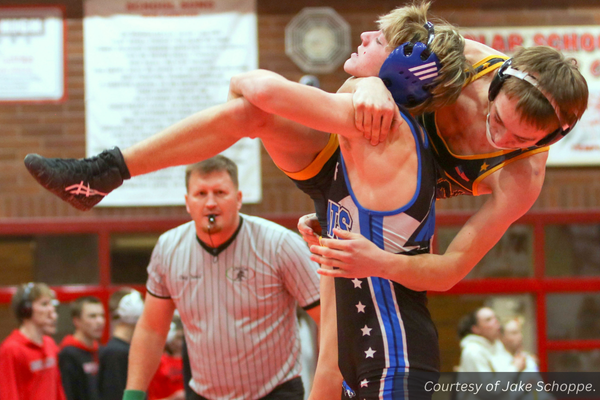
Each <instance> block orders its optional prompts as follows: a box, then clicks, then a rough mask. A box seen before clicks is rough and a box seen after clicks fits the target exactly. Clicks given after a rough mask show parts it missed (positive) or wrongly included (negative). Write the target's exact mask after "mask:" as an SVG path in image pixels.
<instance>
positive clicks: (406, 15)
mask: <svg viewBox="0 0 600 400" xmlns="http://www.w3.org/2000/svg"><path fill="white" fill-rule="evenodd" d="M430 5H431V3H430V2H426V1H423V0H416V1H414V2H413V3H411V4H408V5H406V6H403V7H398V8H396V9H395V10H393V11H391V12H389V13H388V14H385V15H383V16H381V17H380V18H379V20H378V21H377V23H378V25H379V29H380V30H381V31H382V32H383V34H384V36H385V38H386V40H387V42H388V46H389V47H391V48H392V49H395V48H396V47H398V46H400V45H402V44H403V43H406V42H409V41H411V40H413V39H416V40H418V41H420V42H426V41H427V38H428V35H429V32H428V30H427V28H426V27H425V23H426V22H427V21H431V22H433V24H434V29H435V36H434V38H433V42H432V43H431V46H430V48H431V50H432V51H433V52H434V53H435V54H436V56H437V57H438V59H439V60H440V64H441V68H440V70H439V73H438V76H437V77H436V78H434V80H433V83H432V85H431V88H430V89H429V92H430V93H431V94H432V97H430V98H428V99H427V100H425V101H424V102H422V103H421V104H418V105H416V106H414V107H410V108H408V110H409V111H410V112H411V113H412V114H413V115H418V114H422V113H424V112H432V111H435V110H437V109H438V108H440V107H443V106H445V105H448V104H451V103H454V102H455V101H456V100H457V99H458V96H459V95H460V92H461V91H462V88H463V86H464V84H465V83H466V82H467V79H468V78H469V76H470V75H471V74H472V72H473V66H472V65H471V64H470V63H469V62H468V60H467V57H466V56H465V54H464V50H465V38H464V37H463V36H462V35H461V34H460V33H459V32H458V29H457V28H456V27H455V26H454V25H452V24H450V23H448V22H446V21H445V20H443V19H441V18H437V17H429V18H428V17H427V12H428V10H429V7H430Z"/></svg>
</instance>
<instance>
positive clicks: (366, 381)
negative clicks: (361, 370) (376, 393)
mask: <svg viewBox="0 0 600 400" xmlns="http://www.w3.org/2000/svg"><path fill="white" fill-rule="evenodd" d="M360 387H369V381H368V380H366V379H364V380H362V381H361V382H360Z"/></svg>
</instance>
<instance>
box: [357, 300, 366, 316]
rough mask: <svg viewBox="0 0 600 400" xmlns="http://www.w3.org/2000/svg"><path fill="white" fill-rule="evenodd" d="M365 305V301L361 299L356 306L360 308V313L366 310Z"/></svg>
mask: <svg viewBox="0 0 600 400" xmlns="http://www.w3.org/2000/svg"><path fill="white" fill-rule="evenodd" d="M365 307H366V306H365V305H364V304H363V303H361V302H360V301H359V302H358V304H357V305H356V308H358V312H359V313H364V312H365Z"/></svg>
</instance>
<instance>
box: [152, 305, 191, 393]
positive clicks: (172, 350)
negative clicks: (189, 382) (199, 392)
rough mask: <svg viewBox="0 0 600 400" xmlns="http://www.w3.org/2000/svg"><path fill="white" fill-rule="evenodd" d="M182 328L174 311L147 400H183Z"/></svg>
mask: <svg viewBox="0 0 600 400" xmlns="http://www.w3.org/2000/svg"><path fill="white" fill-rule="evenodd" d="M182 350H183V327H182V326H181V319H180V318H179V316H178V313H177V311H175V316H174V317H173V322H171V327H170V329H169V333H168V335H167V342H166V344H165V351H164V353H163V355H162V357H161V358H160V364H159V366H158V370H157V371H156V374H154V377H153V378H152V381H151V382H150V386H148V400H185V392H184V390H183V359H182Z"/></svg>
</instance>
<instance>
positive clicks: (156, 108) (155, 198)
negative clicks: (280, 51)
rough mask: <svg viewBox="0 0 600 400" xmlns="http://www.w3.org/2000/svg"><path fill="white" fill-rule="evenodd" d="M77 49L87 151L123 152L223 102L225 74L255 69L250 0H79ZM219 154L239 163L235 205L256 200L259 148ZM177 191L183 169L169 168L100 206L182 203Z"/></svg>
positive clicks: (247, 145) (251, 143) (250, 145)
mask: <svg viewBox="0 0 600 400" xmlns="http://www.w3.org/2000/svg"><path fill="white" fill-rule="evenodd" d="M84 44H85V87H86V139H87V142H86V148H87V154H88V155H93V154H97V153H98V152H100V151H102V150H104V149H106V148H109V147H112V146H115V145H117V146H119V147H120V148H121V149H123V148H127V147H129V146H130V145H132V144H134V143H137V142H140V141H142V140H143V139H146V138H148V137H149V136H151V135H153V134H155V133H158V132H160V131H162V130H164V129H165V128H167V127H169V126H170V125H172V124H174V123H175V122H177V121H179V120H181V119H183V118H185V117H188V116H190V115H192V114H194V113H196V112H199V111H201V110H205V109H207V108H210V107H212V106H215V105H218V104H221V103H224V102H225V101H226V100H227V93H228V88H229V80H230V79H231V77H232V76H233V75H235V74H238V73H242V72H245V71H249V70H253V69H256V68H257V67H258V56H257V32H256V12H255V0H228V1H218V2H217V1H176V0H172V1H170V0H160V1H159V0H157V1H136V0H87V1H86V2H85V19H84ZM218 134H219V133H218V132H203V131H201V130H199V131H198V132H197V135H218ZM225 155H226V156H228V157H230V158H232V159H233V160H234V161H236V162H237V163H238V166H239V170H240V189H241V190H242V191H243V193H244V201H245V202H248V203H253V202H258V201H260V199H261V180H260V177H261V172H260V143H259V142H258V141H257V140H250V139H246V140H242V141H240V142H238V143H237V144H235V145H234V146H233V147H231V148H230V149H228V150H227V151H226V152H225ZM184 193H185V185H184V167H174V168H168V169H165V170H162V171H158V172H154V173H151V174H148V175H144V176H140V177H136V178H135V179H132V180H130V181H126V182H125V184H124V185H123V187H121V188H119V190H115V191H114V192H112V193H111V194H109V195H108V196H107V197H106V199H104V200H103V201H102V202H101V203H100V204H101V205H104V206H140V205H147V206H155V205H181V204H184V197H183V195H184Z"/></svg>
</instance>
